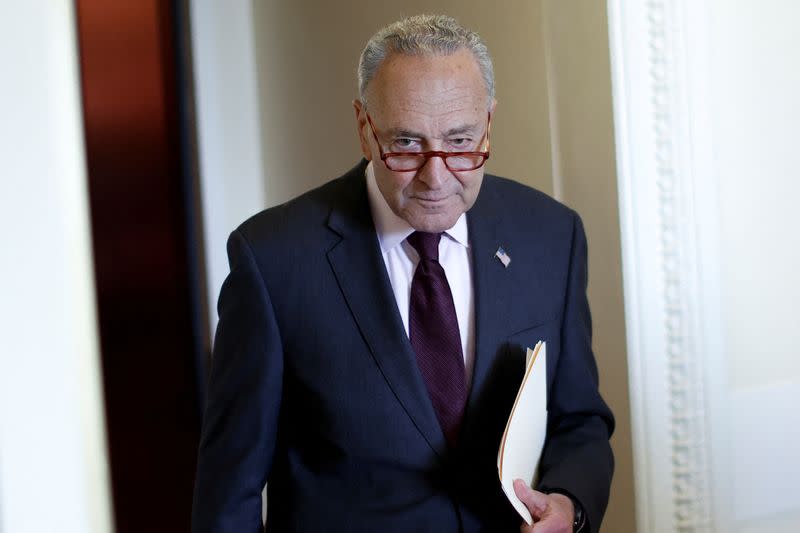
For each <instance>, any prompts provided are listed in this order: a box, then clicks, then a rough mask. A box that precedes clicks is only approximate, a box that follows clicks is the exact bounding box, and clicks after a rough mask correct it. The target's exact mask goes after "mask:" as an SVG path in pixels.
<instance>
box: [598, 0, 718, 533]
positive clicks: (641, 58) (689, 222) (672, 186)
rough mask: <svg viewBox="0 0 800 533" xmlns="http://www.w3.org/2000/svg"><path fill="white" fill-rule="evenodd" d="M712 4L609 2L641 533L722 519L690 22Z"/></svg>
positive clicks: (699, 87) (709, 526)
mask: <svg viewBox="0 0 800 533" xmlns="http://www.w3.org/2000/svg"><path fill="white" fill-rule="evenodd" d="M704 4H705V3H704V2H696V1H695V2H693V3H690V2H689V0H648V1H646V2H629V1H626V0H609V4H608V5H609V25H610V44H611V56H612V71H613V72H612V84H613V92H614V115H615V129H616V138H617V139H616V140H617V162H618V182H619V194H620V223H621V228H622V248H623V271H624V287H625V308H626V322H627V335H628V358H629V369H630V387H631V402H632V410H631V412H632V419H633V420H632V426H633V428H632V429H633V437H634V463H635V470H636V484H637V491H636V492H637V526H638V527H637V530H638V531H640V532H642V533H647V532H662V531H678V532H685V533H694V532H707V531H715V525H718V521H717V520H716V518H717V513H716V512H715V505H714V494H713V491H712V487H716V486H717V484H715V477H714V475H713V472H712V464H716V463H715V462H712V461H711V445H710V444H711V439H710V438H709V431H710V429H709V426H708V418H709V417H708V409H707V396H708V394H709V393H710V392H711V391H712V390H715V389H713V387H712V388H709V387H707V385H708V380H707V378H706V373H707V366H708V362H707V360H706V358H707V357H710V356H709V355H708V351H707V349H706V348H707V347H708V344H709V342H708V341H709V338H707V337H706V335H707V333H706V329H705V328H704V327H703V324H704V323H705V322H706V317H707V315H708V313H709V312H711V311H713V305H709V304H708V302H706V301H704V299H707V298H708V294H707V291H706V290H704V288H703V284H704V283H705V280H706V278H705V277H704V275H705V276H707V275H708V273H707V271H706V269H705V266H706V265H707V263H708V257H707V256H706V255H704V253H705V252H703V250H702V247H701V246H700V243H701V241H703V239H704V236H703V235H698V230H697V228H698V226H699V225H701V224H703V223H705V221H706V220H707V219H708V218H709V217H711V218H713V217H714V215H713V212H712V211H713V210H709V211H702V210H697V209H695V201H696V196H698V191H699V190H700V188H702V187H700V186H699V185H698V183H699V182H700V180H706V182H707V181H708V180H710V179H712V178H713V177H712V176H709V175H707V173H704V172H703V170H705V169H704V167H703V165H704V164H705V162H706V161H705V159H703V158H702V157H698V156H697V154H696V150H698V149H699V150H703V149H707V148H709V144H708V143H706V142H705V141H707V140H708V136H707V135H706V132H705V131H699V130H702V129H703V128H705V127H706V126H705V124H703V123H700V122H698V120H697V119H696V117H694V116H693V111H694V110H695V109H696V107H697V104H698V102H697V101H696V100H698V98H699V97H701V96H700V95H702V93H703V91H704V89H705V85H704V84H705V80H703V79H700V80H698V76H702V75H703V74H702V72H700V71H699V69H697V68H696V66H697V64H696V60H695V58H693V57H692V54H695V53H696V50H695V49H694V48H693V47H691V49H690V47H689V46H687V42H691V44H692V45H693V46H694V45H695V44H697V43H695V42H694V41H692V38H697V37H698V36H700V37H701V38H702V35H701V34H697V33H692V32H693V30H694V29H696V28H695V26H696V22H697V21H696V18H697V17H698V16H700V15H699V13H700V12H701V11H702V9H703V8H704ZM700 44H701V45H704V44H705V43H702V42H701V43H700ZM701 55H702V54H701ZM698 142H700V143H701V144H702V146H698V145H697V143H698ZM703 143H704V144H703ZM703 187H706V189H703V190H702V193H703V194H706V195H707V193H708V190H707V183H705V184H703ZM701 196H702V195H701ZM701 233H702V232H701Z"/></svg>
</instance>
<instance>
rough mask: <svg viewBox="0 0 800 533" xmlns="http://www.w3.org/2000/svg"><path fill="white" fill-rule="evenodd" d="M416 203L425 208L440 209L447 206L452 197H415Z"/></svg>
mask: <svg viewBox="0 0 800 533" xmlns="http://www.w3.org/2000/svg"><path fill="white" fill-rule="evenodd" d="M413 198H414V201H416V202H417V203H419V204H420V205H422V206H425V207H438V206H441V205H443V204H445V203H446V202H447V201H448V200H449V199H450V197H449V196H443V197H441V198H425V197H422V196H414V197H413Z"/></svg>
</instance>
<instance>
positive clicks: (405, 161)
mask: <svg viewBox="0 0 800 533" xmlns="http://www.w3.org/2000/svg"><path fill="white" fill-rule="evenodd" d="M491 121H492V114H491V112H489V113H488V117H487V120H486V133H485V135H484V136H485V138H486V147H487V148H488V147H489V124H491ZM367 122H369V127H370V129H371V130H372V136H373V137H375V142H376V143H377V144H378V151H379V152H380V154H381V161H383V163H384V164H385V165H386V168H388V169H389V170H393V171H395V172H411V171H414V170H419V169H421V168H422V167H424V166H425V163H427V162H428V159H430V158H431V157H441V158H442V160H443V161H444V164H445V166H446V167H447V169H448V170H451V171H453V172H464V171H467V170H475V169H478V168H481V167H482V166H483V164H484V163H485V162H486V160H487V159H489V150H486V151H485V152H440V151H430V152H384V151H383V147H382V146H381V142H380V141H379V140H378V134H377V133H375V125H374V124H373V123H372V118H370V116H369V113H367ZM481 144H483V139H481Z"/></svg>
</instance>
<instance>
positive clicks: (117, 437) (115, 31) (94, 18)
mask: <svg viewBox="0 0 800 533" xmlns="http://www.w3.org/2000/svg"><path fill="white" fill-rule="evenodd" d="M76 6H77V19H78V33H79V47H80V63H81V78H82V89H83V107H84V127H85V135H86V152H87V165H88V176H89V190H90V205H91V214H92V236H93V244H94V255H95V272H96V278H97V298H98V312H99V326H100V337H101V352H102V362H103V379H104V389H105V400H106V416H107V423H108V438H109V452H110V460H111V475H112V486H113V497H114V511H115V517H116V525H117V531H118V532H119V533H127V532H131V533H133V532H137V533H138V532H142V531H148V532H161V531H163V532H179V531H188V529H189V516H190V509H191V494H192V484H193V478H194V465H195V457H196V449H197V439H198V429H199V417H198V402H197V398H198V394H197V385H196V375H197V374H196V372H197V365H196V361H197V350H198V342H197V339H198V338H201V337H202V335H201V332H198V324H197V321H196V320H195V317H196V314H197V308H196V306H197V305H198V301H199V299H198V297H197V285H196V283H195V282H196V277H197V276H196V272H197V265H196V264H195V262H196V260H197V258H196V257H194V256H193V255H192V249H193V247H192V246H191V242H189V241H191V240H192V239H193V235H196V233H195V232H194V229H195V228H192V227H190V225H192V224H193V222H192V221H193V220H195V218H194V217H193V216H191V212H192V211H191V210H192V209H193V199H192V198H191V194H190V193H187V186H186V185H187V177H186V169H187V168H189V167H187V165H186V164H185V157H186V156H185V153H186V146H185V145H186V143H185V139H182V126H181V113H180V103H181V97H182V90H181V88H180V87H179V86H178V81H179V76H178V75H177V73H178V72H179V70H178V66H179V65H178V55H177V54H176V53H175V51H176V43H177V39H179V38H180V37H179V36H176V35H175V28H176V27H177V26H176V24H175V20H174V17H175V15H176V13H178V10H174V9H173V6H172V3H171V2H169V1H158V0H137V1H135V2H118V1H115V0H78V1H77V3H76Z"/></svg>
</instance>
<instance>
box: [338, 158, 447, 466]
mask: <svg viewBox="0 0 800 533" xmlns="http://www.w3.org/2000/svg"><path fill="white" fill-rule="evenodd" d="M345 179H347V180H351V181H352V182H353V183H352V187H350V189H351V190H352V192H353V194H352V195H351V196H350V197H348V198H346V199H345V200H344V202H343V205H340V206H337V207H335V208H334V209H333V210H332V212H331V215H330V217H329V219H328V226H329V227H330V229H332V230H333V231H335V232H336V233H338V234H339V235H340V236H341V241H339V242H338V243H337V244H336V245H334V246H333V247H332V248H331V249H330V250H329V251H328V261H329V262H330V265H331V268H332V269H333V272H334V275H335V276H336V279H337V281H338V283H339V287H340V288H341V290H342V294H343V295H344V298H345V300H346V301H347V305H348V307H349V308H350V311H351V313H352V314H353V317H354V318H355V321H356V324H357V325H358V328H359V330H360V331H361V334H362V335H363V337H364V340H365V341H366V343H367V345H368V346H369V350H370V352H371V353H372V357H373V358H374V359H375V362H376V363H377V365H378V367H379V368H380V371H381V372H382V374H383V376H384V378H385V379H386V381H387V383H388V384H389V387H390V388H391V389H392V391H393V392H394V394H395V396H396V397H397V399H398V401H399V402H400V403H401V404H402V406H403V408H404V409H405V411H406V412H407V413H408V416H409V417H410V418H411V419H412V421H413V422H414V424H415V425H416V427H417V428H418V429H419V431H420V432H421V433H422V435H423V437H424V438H425V440H426V441H427V442H428V444H430V446H431V447H432V448H433V449H434V450H435V451H436V453H437V454H439V455H440V456H443V455H444V453H445V451H446V448H447V444H446V441H445V439H444V434H443V433H442V430H441V427H440V425H439V421H438V420H437V418H436V413H435V412H434V410H433V405H432V404H431V401H430V398H429V396H428V391H427V389H426V387H425V384H424V382H423V379H422V376H421V375H420V373H419V370H418V368H417V363H416V357H415V355H414V352H413V349H412V347H411V343H410V342H409V340H408V337H407V336H406V333H405V328H404V327H403V322H402V319H401V318H400V313H399V312H398V310H397V305H396V304H395V298H394V293H393V291H392V288H391V283H390V281H389V277H388V274H387V273H386V266H385V265H384V262H383V257H382V256H381V252H380V246H379V244H378V238H377V235H376V233H375V226H374V223H373V221H372V215H371V213H370V209H369V199H368V196H367V188H366V182H365V179H364V165H363V164H362V165H359V166H358V167H356V169H354V171H352V172H351V174H350V175H349V176H347V177H346V178H345ZM376 304H377V305H376Z"/></svg>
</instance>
